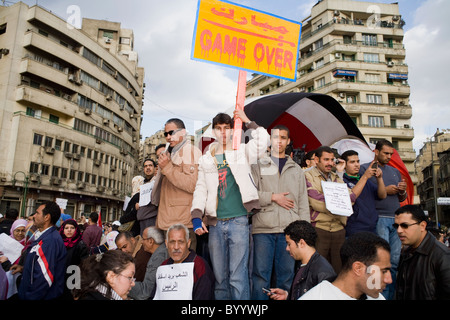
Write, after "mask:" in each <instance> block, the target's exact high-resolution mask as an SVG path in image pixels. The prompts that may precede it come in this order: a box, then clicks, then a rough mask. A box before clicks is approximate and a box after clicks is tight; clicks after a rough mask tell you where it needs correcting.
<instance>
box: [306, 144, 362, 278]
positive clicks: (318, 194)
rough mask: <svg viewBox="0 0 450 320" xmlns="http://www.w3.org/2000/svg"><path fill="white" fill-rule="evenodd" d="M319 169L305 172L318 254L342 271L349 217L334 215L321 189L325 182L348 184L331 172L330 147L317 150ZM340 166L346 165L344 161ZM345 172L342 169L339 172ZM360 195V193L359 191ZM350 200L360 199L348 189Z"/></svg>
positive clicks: (332, 157)
mask: <svg viewBox="0 0 450 320" xmlns="http://www.w3.org/2000/svg"><path fill="white" fill-rule="evenodd" d="M314 158H315V159H314V160H315V162H316V167H314V168H313V169H311V170H308V171H306V172H305V178H306V187H307V189H308V200H309V207H310V215H311V224H312V225H313V226H314V227H315V228H316V231H317V244H316V249H317V251H318V252H319V253H320V254H321V255H322V256H323V257H325V258H326V259H327V260H328V261H329V262H330V264H331V265H332V266H333V268H334V271H335V272H336V273H339V272H340V270H341V258H340V255H339V250H340V249H341V246H342V244H343V243H344V241H345V229H344V227H345V225H346V223H347V217H346V216H340V215H336V214H333V213H331V212H330V211H329V210H328V209H327V208H326V205H325V196H324V193H323V190H322V181H331V182H337V183H345V182H344V181H343V180H342V179H341V178H339V176H338V175H337V174H336V173H334V172H332V168H333V166H334V152H333V149H331V148H330V147H328V146H321V147H319V148H317V149H316V151H315V157H314ZM339 165H340V166H341V167H342V166H344V165H345V162H344V161H343V160H341V162H340V164H339ZM340 171H342V170H340ZM359 192H360V191H359ZM349 193H350V200H351V202H352V205H353V204H354V202H355V200H356V198H357V196H358V195H359V194H358V195H357V194H355V192H354V191H352V190H351V189H349Z"/></svg>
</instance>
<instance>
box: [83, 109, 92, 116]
mask: <svg viewBox="0 0 450 320" xmlns="http://www.w3.org/2000/svg"><path fill="white" fill-rule="evenodd" d="M84 114H85V115H87V116H88V115H90V114H92V110H91V109H84Z"/></svg>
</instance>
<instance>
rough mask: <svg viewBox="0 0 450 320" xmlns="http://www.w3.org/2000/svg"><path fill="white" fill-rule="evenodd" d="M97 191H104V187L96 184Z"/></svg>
mask: <svg viewBox="0 0 450 320" xmlns="http://www.w3.org/2000/svg"><path fill="white" fill-rule="evenodd" d="M97 191H98V192H104V191H105V187H103V186H97Z"/></svg>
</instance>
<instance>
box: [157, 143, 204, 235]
mask: <svg viewBox="0 0 450 320" xmlns="http://www.w3.org/2000/svg"><path fill="white" fill-rule="evenodd" d="M201 155H202V153H201V151H200V149H198V148H197V147H195V146H193V145H192V144H191V143H190V142H189V141H186V142H185V144H184V145H183V146H182V147H181V148H180V150H178V151H177V152H175V153H172V154H171V160H170V161H169V163H168V164H167V165H166V166H165V167H164V169H162V170H158V174H157V175H156V181H155V187H154V188H153V192H152V203H153V204H155V205H158V206H159V207H158V215H157V217H156V226H157V227H158V228H160V229H161V230H167V229H168V228H169V227H170V226H171V225H173V224H176V223H182V224H184V225H185V226H186V227H188V228H192V221H191V205H192V197H193V193H194V190H195V184H196V182H197V176H198V160H199V158H200V157H201Z"/></svg>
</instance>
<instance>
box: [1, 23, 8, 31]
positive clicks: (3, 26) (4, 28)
mask: <svg viewBox="0 0 450 320" xmlns="http://www.w3.org/2000/svg"><path fill="white" fill-rule="evenodd" d="M6 25H7V24H6V23H4V24H2V25H1V26H0V34H4V33H6Z"/></svg>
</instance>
